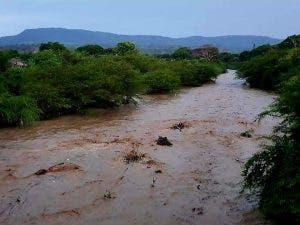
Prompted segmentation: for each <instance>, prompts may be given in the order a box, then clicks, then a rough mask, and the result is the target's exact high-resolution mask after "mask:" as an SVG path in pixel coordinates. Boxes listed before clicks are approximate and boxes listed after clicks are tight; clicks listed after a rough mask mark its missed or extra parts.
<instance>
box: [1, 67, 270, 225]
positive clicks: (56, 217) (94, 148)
mask: <svg viewBox="0 0 300 225" xmlns="http://www.w3.org/2000/svg"><path fill="white" fill-rule="evenodd" d="M234 76H235V74H234V71H229V72H228V73H226V74H223V75H221V76H220V77H219V78H218V79H217V81H216V83H215V84H208V85H205V86H203V87H199V88H192V89H184V90H183V91H182V92H180V93H179V94H177V95H175V96H166V95H164V96H163V95H155V96H145V97H143V100H141V102H140V103H139V104H138V105H137V106H130V105H129V106H124V107H121V108H120V109H114V110H98V111H96V112H94V113H93V114H92V115H89V116H67V117H61V118H58V119H54V120H50V121H42V122H37V123H36V124H35V125H34V126H32V127H29V128H26V129H17V128H6V129H1V130H0V224H3V225H4V224H14V225H17V224H22V225H23V224H25V225H27V224H28V225H34V224H39V225H41V224H49V225H50V224H51V225H53V224H63V225H68V224H70V225H71V224H72V225H76V224H85V225H86V224H91V225H93V224H95V225H96V224H97V225H99V224H101V225H144V224H145V225H158V224H159V225H175V224H180V225H185V224H189V225H190V224H192V225H215V224H216V225H217V224H218V225H219V224H220V225H225V224H227V225H232V224H247V225H257V224H264V222H263V221H261V220H260V218H259V216H258V215H257V213H255V209H256V207H257V198H256V197H255V196H253V195H250V194H249V193H247V192H246V193H243V192H241V185H242V183H241V182H242V178H241V167H242V165H243V163H244V162H245V160H246V159H247V158H249V157H250V156H251V155H252V154H253V153H255V152H257V151H259V149H260V148H259V145H260V144H262V143H264V142H266V139H265V137H266V135H268V134H270V132H271V130H272V127H273V126H274V125H275V123H276V122H275V120H274V119H272V118H266V119H264V120H263V121H261V123H260V124H258V123H257V122H255V118H256V116H257V115H258V114H259V113H261V112H262V111H263V110H264V109H265V107H266V106H268V105H269V104H270V103H272V101H273V99H274V97H275V96H274V95H271V94H269V93H266V92H262V91H259V90H253V89H248V88H246V87H244V86H243V81H241V80H236V79H234ZM180 122H183V123H184V124H185V125H186V127H185V128H184V129H182V130H178V129H177V130H174V129H170V127H172V126H173V125H174V124H176V123H180ZM251 129H252V130H253V135H252V137H251V138H246V137H241V136H240V134H241V133H242V132H244V131H247V130H251ZM158 136H163V137H168V139H169V140H170V141H171V142H172V143H173V146H170V147H168V146H158V145H157V144H156V142H155V140H156V139H157V138H158ZM132 150H134V151H136V152H137V154H138V157H137V159H136V160H137V161H136V162H130V161H128V162H126V161H125V160H124V157H126V155H128V153H130V152H131V151H132ZM36 172H38V173H37V174H38V175H36V174H35V173H36Z"/></svg>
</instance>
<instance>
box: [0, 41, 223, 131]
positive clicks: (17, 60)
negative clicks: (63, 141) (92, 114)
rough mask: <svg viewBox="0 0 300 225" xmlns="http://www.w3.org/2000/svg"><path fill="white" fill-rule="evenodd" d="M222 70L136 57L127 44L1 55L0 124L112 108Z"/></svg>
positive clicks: (56, 46) (49, 46) (197, 62)
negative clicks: (138, 96) (91, 109)
mask: <svg viewBox="0 0 300 225" xmlns="http://www.w3.org/2000/svg"><path fill="white" fill-rule="evenodd" d="M12 60H13V62H14V63H12ZM223 71H224V68H223V67H222V66H221V64H220V63H218V62H213V61H210V62H208V61H205V60H201V59H197V58H190V59H189V60H187V59H183V58H180V57H179V58H178V59H173V58H172V59H161V58H159V57H154V56H148V55H142V54H139V53H138V50H137V49H136V47H135V45H134V44H133V43H130V42H125V43H119V44H118V45H117V46H116V47H115V48H113V49H104V48H102V47H101V46H98V45H87V46H82V47H79V48H78V49H76V50H75V51H71V50H68V49H67V48H66V47H65V46H63V45H62V44H60V43H57V42H54V43H52V42H49V43H46V44H42V45H41V46H40V49H39V51H38V52H37V53H34V54H19V53H18V52H16V51H2V52H0V126H25V125H28V124H31V123H32V122H34V121H36V120H39V119H49V118H52V117H57V116H61V115H64V114H70V113H82V112H84V111H85V109H87V108H91V107H113V106H118V105H121V104H124V103H126V102H128V100H130V99H131V98H132V97H134V96H135V95H137V94H143V93H172V92H174V91H176V90H178V89H179V88H180V87H182V86H200V85H202V84H203V83H205V82H208V81H210V80H213V79H214V78H215V77H216V76H217V75H218V74H220V73H222V72H223Z"/></svg>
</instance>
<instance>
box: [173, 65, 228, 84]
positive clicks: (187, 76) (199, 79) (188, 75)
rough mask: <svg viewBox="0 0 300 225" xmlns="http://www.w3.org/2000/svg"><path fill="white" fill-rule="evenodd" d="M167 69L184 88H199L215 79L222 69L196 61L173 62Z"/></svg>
mask: <svg viewBox="0 0 300 225" xmlns="http://www.w3.org/2000/svg"><path fill="white" fill-rule="evenodd" d="M169 68H170V69H171V70H172V71H173V72H174V73H176V74H177V75H178V76H179V77H180V80H181V83H182V85H184V86H194V87H197V86H201V85H203V84H204V83H206V82H210V81H212V80H213V79H215V78H216V77H217V76H218V75H219V74H221V73H222V72H223V69H222V68H221V67H220V66H219V65H217V64H214V63H204V62H198V61H186V62H173V63H171V64H170V65H169Z"/></svg>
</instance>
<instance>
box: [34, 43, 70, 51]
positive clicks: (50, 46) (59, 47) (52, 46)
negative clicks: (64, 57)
mask: <svg viewBox="0 0 300 225" xmlns="http://www.w3.org/2000/svg"><path fill="white" fill-rule="evenodd" d="M39 50H40V51H45V50H51V51H54V52H62V51H66V50H67V48H66V47H65V46H64V45H63V44H60V43H58V42H48V43H42V44H41V45H40V48H39Z"/></svg>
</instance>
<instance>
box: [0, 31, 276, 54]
mask: <svg viewBox="0 0 300 225" xmlns="http://www.w3.org/2000/svg"><path fill="white" fill-rule="evenodd" d="M48 41H57V42H61V43H63V44H65V45H67V46H74V47H78V46H81V45H85V44H99V45H102V46H103V47H113V46H115V45H116V44H117V43H119V42H123V41H131V42H134V43H135V44H136V45H137V46H138V48H139V49H141V50H144V51H161V52H168V51H170V50H173V49H175V48H178V47H181V46H187V47H191V48H197V47H199V46H202V45H205V44H211V45H214V46H216V47H218V48H219V49H220V50H221V51H230V52H241V51H244V50H249V49H252V48H253V46H254V45H255V46H256V47H258V46H260V45H264V44H277V43H279V42H280V41H281V40H279V39H274V38H270V37H265V36H251V35H230V36H218V37H202V36H193V37H186V38H170V37H163V36H156V35H119V34H113V33H106V32H98V31H88V30H80V29H64V28H39V29H27V30H25V31H23V32H22V33H20V34H18V35H15V36H7V37H1V38H0V46H13V45H22V44H23V45H24V44H40V43H43V42H48Z"/></svg>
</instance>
